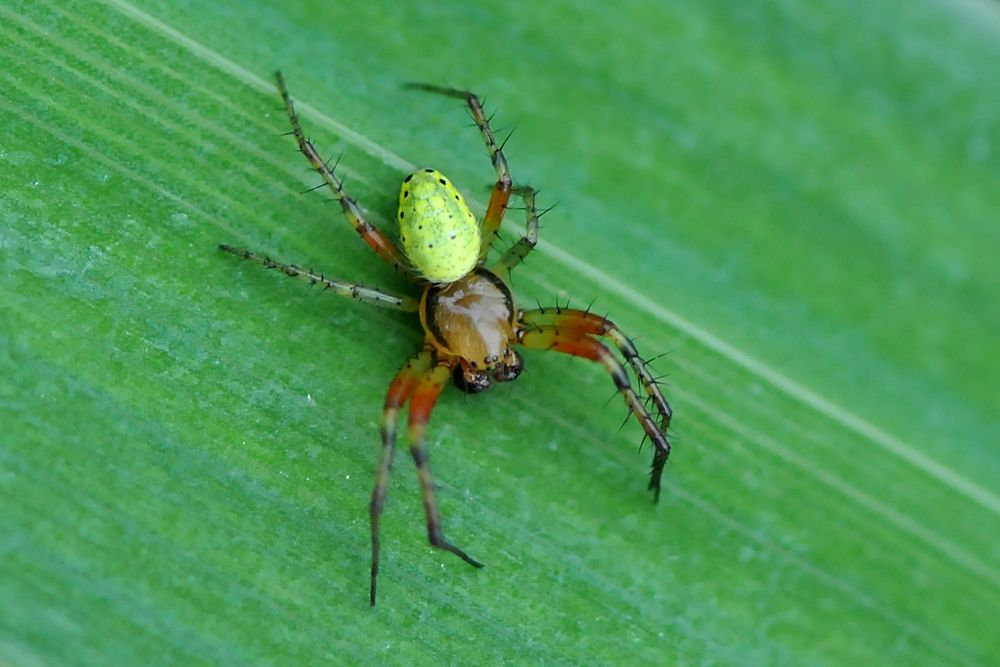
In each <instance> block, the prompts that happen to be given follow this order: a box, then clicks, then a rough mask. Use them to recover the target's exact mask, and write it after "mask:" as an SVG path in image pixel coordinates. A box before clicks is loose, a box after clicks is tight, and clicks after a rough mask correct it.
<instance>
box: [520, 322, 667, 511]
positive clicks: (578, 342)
mask: <svg viewBox="0 0 1000 667" xmlns="http://www.w3.org/2000/svg"><path fill="white" fill-rule="evenodd" d="M520 342H521V344H522V345H524V346H525V347H530V348H536V349H542V350H555V351H557V352H562V353H564V354H571V355H574V356H577V357H583V358H585V359H590V360H592V361H597V362H600V363H601V364H602V365H604V367H605V368H606V369H608V372H609V373H611V377H612V379H613V380H614V382H615V387H617V388H618V392H619V393H620V394H621V395H622V397H623V398H624V399H625V403H626V405H628V408H629V410H631V412H632V414H633V415H635V418H636V419H637V420H638V421H639V423H640V424H641V425H642V428H643V430H644V431H645V432H646V435H647V436H649V439H650V440H651V441H652V442H653V448H654V452H653V466H652V470H650V477H649V488H650V489H651V490H652V491H653V500H654V502H656V501H659V499H660V478H661V477H662V476H663V466H664V465H665V464H666V462H667V457H669V456H670V442H669V441H668V440H667V436H666V434H665V433H664V432H663V430H662V429H661V428H660V427H659V425H658V424H657V423H656V422H655V421H654V420H653V417H652V416H651V415H650V414H649V411H648V410H647V409H646V406H645V405H643V403H642V401H641V400H639V397H638V396H637V395H636V393H635V390H633V389H632V385H631V383H630V382H629V379H628V372H627V371H626V370H625V366H623V365H622V363H621V362H620V361H619V360H618V357H616V356H615V355H614V354H613V353H612V352H611V350H609V349H608V348H607V346H606V345H604V344H603V343H602V342H600V341H599V340H597V339H595V338H592V337H590V336H589V335H587V334H585V333H581V332H579V331H575V330H573V329H560V328H558V327H555V326H542V327H537V328H534V329H529V330H526V331H523V332H522V334H521V338H520Z"/></svg>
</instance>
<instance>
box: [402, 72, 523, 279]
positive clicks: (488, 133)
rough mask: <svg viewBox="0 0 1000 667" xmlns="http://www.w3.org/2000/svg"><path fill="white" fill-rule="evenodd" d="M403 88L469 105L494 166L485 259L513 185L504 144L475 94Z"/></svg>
mask: <svg viewBox="0 0 1000 667" xmlns="http://www.w3.org/2000/svg"><path fill="white" fill-rule="evenodd" d="M406 87H407V88H410V89H413V90H423V91H426V92H429V93H437V94H439V95H446V96H448V97H456V98H458V99H460V100H465V103H466V104H467V105H469V111H470V112H471V113H472V120H473V121H474V122H475V123H476V127H478V128H479V133H480V134H481V135H482V137H483V142H484V143H485V144H486V150H487V152H489V155H490V162H491V163H492V164H493V169H494V170H496V172H497V182H496V184H495V185H494V186H493V193H492V194H491V195H490V203H489V205H488V206H487V207H486V215H485V216H483V227H482V237H483V240H482V247H481V249H480V251H479V258H480V260H482V258H484V257H486V253H487V252H489V249H490V244H491V243H493V238H494V237H495V236H496V233H497V230H498V229H499V228H500V223H501V222H502V221H503V214H504V212H505V211H506V210H507V202H508V201H509V200H510V195H511V184H512V183H513V181H512V179H511V176H510V167H508V166H507V158H506V156H504V154H503V144H499V143H497V139H496V136H495V135H494V134H493V129H492V128H491V127H490V119H489V118H487V117H486V114H485V112H483V105H482V102H481V101H480V100H479V96H478V95H476V94H475V93H473V92H470V91H468V90H458V89H457V88H448V87H446V86H435V85H433V84H429V83H408V84H406Z"/></svg>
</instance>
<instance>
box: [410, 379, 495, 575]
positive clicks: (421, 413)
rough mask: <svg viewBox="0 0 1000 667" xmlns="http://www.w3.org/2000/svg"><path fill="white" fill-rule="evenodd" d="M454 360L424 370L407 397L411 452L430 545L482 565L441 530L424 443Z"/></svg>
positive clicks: (480, 565) (467, 561)
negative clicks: (425, 433)
mask: <svg viewBox="0 0 1000 667" xmlns="http://www.w3.org/2000/svg"><path fill="white" fill-rule="evenodd" d="M453 368H454V364H450V363H443V364H438V365H437V366H435V367H434V368H432V369H430V370H429V371H427V372H426V373H425V374H424V375H423V377H421V378H420V380H419V381H418V382H417V386H416V389H414V391H413V396H412V398H410V422H409V435H410V453H411V454H412V455H413V462H414V463H415V464H416V466H417V476H418V478H419V479H420V493H421V495H422V496H423V501H424V512H425V514H426V515H427V537H428V539H429V540H430V543H431V545H432V546H434V547H437V548H438V549H443V550H444V551H450V552H451V553H453V554H455V555H456V556H458V557H459V558H461V559H462V560H464V561H465V562H466V563H468V564H469V565H472V566H474V567H482V566H483V564H482V563H480V562H479V561H477V560H476V559H474V558H472V557H471V556H469V554H467V553H465V552H464V551H462V550H461V549H459V548H458V547H456V546H455V545H454V544H452V543H451V542H449V541H448V540H446V539H445V537H444V534H443V532H442V530H441V514H440V513H439V512H438V507H437V500H436V499H435V496H434V479H433V477H432V476H431V467H430V460H429V456H428V453H427V444H426V443H425V442H424V430H425V429H426V427H427V422H428V420H429V419H430V417H431V411H432V410H433V409H434V405H435V404H436V403H437V400H438V396H440V395H441V389H442V388H443V387H444V385H445V384H447V383H448V380H450V379H451V375H452V369H453Z"/></svg>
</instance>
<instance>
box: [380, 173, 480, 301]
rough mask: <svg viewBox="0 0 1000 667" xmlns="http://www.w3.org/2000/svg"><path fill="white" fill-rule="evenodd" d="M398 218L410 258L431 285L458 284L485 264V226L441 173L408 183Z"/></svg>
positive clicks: (413, 178)
mask: <svg viewBox="0 0 1000 667" xmlns="http://www.w3.org/2000/svg"><path fill="white" fill-rule="evenodd" d="M397 218H398V219H399V230H400V240H401V241H402V242H403V248H404V250H405V252H406V256H407V257H408V258H409V260H410V262H411V263H412V264H413V267H414V268H415V269H416V270H417V272H418V273H419V274H420V275H421V276H422V277H423V278H425V279H426V280H428V281H429V282H432V283H450V282H452V281H455V280H458V279H459V278H461V277H462V276H464V275H465V274H467V273H469V271H471V270H472V269H473V267H475V265H476V262H477V261H478V260H479V249H480V242H479V240H480V235H479V223H478V222H477V221H476V217H475V216H474V215H473V214H472V211H471V210H470V209H469V207H468V205H467V204H466V203H465V199H463V198H462V195H461V193H459V191H458V190H456V189H455V186H454V185H452V184H451V181H449V180H448V179H447V178H445V176H444V174H442V173H441V172H440V171H438V170H436V169H421V170H419V171H415V172H413V173H412V174H410V175H409V176H407V177H406V179H405V180H404V181H403V185H402V187H400V189H399V211H398V213H397Z"/></svg>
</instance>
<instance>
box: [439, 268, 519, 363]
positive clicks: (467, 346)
mask: <svg viewBox="0 0 1000 667" xmlns="http://www.w3.org/2000/svg"><path fill="white" fill-rule="evenodd" d="M420 319H421V321H422V322H423V325H424V329H425V331H426V332H427V335H428V337H429V338H430V339H431V340H430V342H431V343H432V344H433V345H434V346H435V347H437V348H438V349H439V350H441V351H442V352H445V353H447V354H449V355H451V356H455V357H460V358H461V359H464V360H465V361H466V362H467V363H468V365H469V366H470V367H471V368H473V369H478V370H480V371H485V370H490V369H493V368H495V367H496V366H497V365H498V364H500V363H501V362H502V361H504V360H505V359H508V358H509V352H510V345H511V343H512V342H513V337H514V333H513V322H514V302H513V299H512V298H511V293H510V289H509V288H508V287H507V285H506V284H504V282H503V281H502V280H501V279H500V278H499V277H497V276H496V275H495V274H493V273H491V272H490V271H487V270H486V269H482V268H480V269H476V270H475V271H473V272H471V273H469V274H468V275H466V276H463V277H461V278H460V279H458V280H456V281H455V282H453V283H451V284H449V285H431V286H430V287H428V288H427V290H426V291H425V292H424V296H423V299H421V302H420Z"/></svg>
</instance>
